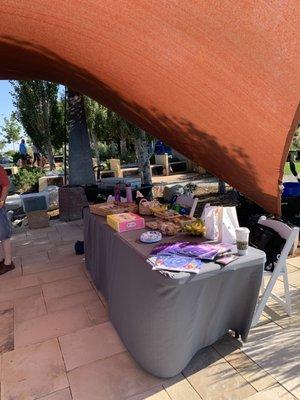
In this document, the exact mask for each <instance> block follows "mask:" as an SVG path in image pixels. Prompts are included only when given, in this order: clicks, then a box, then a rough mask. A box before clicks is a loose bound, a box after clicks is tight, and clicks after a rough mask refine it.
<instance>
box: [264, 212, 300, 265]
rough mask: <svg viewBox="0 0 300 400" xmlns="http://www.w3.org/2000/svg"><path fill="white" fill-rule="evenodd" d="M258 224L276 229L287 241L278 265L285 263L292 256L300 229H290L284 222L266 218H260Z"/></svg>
mask: <svg viewBox="0 0 300 400" xmlns="http://www.w3.org/2000/svg"><path fill="white" fill-rule="evenodd" d="M258 223H259V224H261V225H264V226H268V227H269V228H272V229H274V231H276V232H277V233H278V234H279V235H280V236H281V237H282V238H283V239H285V240H286V242H285V245H284V247H283V249H282V251H281V255H280V258H279V260H278V264H279V262H280V263H281V262H282V261H284V262H285V260H286V258H287V256H288V255H289V254H290V252H291V251H292V249H293V247H294V243H295V241H296V240H298V237H299V228H297V227H290V226H288V225H287V224H285V223H284V222H282V221H277V220H275V219H267V218H266V217H264V216H262V217H260V219H259V220H258Z"/></svg>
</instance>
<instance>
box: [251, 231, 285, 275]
mask: <svg viewBox="0 0 300 400" xmlns="http://www.w3.org/2000/svg"><path fill="white" fill-rule="evenodd" d="M249 244H250V245H251V246H253V247H256V248H257V249H259V250H262V251H264V252H265V253H266V264H265V270H266V271H270V272H272V271H273V270H274V267H275V264H276V262H277V261H278V259H279V257H280V254H281V251H282V249H283V247H284V245H285V239H283V238H282V237H281V236H280V235H279V233H278V232H276V231H274V229H272V228H270V227H268V226H264V225H261V224H259V223H257V224H256V225H254V227H253V228H251V230H250V235H249Z"/></svg>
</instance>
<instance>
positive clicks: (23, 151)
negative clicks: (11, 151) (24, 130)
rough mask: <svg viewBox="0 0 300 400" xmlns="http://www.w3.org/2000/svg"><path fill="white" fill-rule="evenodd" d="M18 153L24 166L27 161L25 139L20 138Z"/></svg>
mask: <svg viewBox="0 0 300 400" xmlns="http://www.w3.org/2000/svg"><path fill="white" fill-rule="evenodd" d="M19 153H20V155H21V160H22V166H23V167H24V166H25V165H26V163H27V147H26V144H25V140H24V139H22V140H21V143H20V146H19Z"/></svg>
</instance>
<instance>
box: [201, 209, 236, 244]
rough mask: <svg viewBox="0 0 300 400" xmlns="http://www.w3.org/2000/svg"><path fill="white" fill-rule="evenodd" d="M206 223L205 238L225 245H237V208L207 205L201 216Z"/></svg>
mask: <svg viewBox="0 0 300 400" xmlns="http://www.w3.org/2000/svg"><path fill="white" fill-rule="evenodd" d="M201 219H202V221H203V222H204V223H205V228H206V233H205V238H206V239H208V240H214V241H218V242H223V243H235V242H236V235H235V229H236V228H238V227H239V222H238V219H237V214H236V208H235V207H219V206H211V205H210V204H206V205H205V207H204V210H203V213H202V215H201Z"/></svg>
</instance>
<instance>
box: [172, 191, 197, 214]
mask: <svg viewBox="0 0 300 400" xmlns="http://www.w3.org/2000/svg"><path fill="white" fill-rule="evenodd" d="M197 203H198V199H197V198H193V197H191V196H185V195H179V196H178V197H177V199H176V204H179V205H181V206H182V207H187V208H190V214H189V216H190V217H193V216H194V213H195V210H196V207H197Z"/></svg>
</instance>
